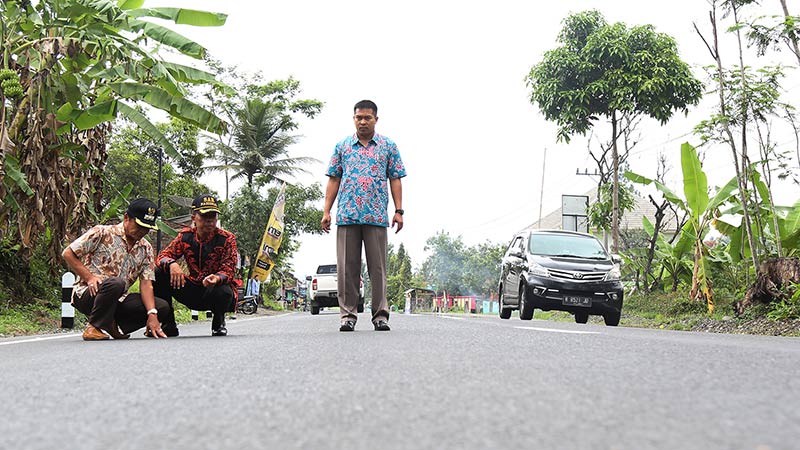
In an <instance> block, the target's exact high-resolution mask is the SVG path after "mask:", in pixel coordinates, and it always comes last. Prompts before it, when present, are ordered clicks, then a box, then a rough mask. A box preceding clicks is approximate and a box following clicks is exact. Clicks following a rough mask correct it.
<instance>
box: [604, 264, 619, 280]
mask: <svg viewBox="0 0 800 450" xmlns="http://www.w3.org/2000/svg"><path fill="white" fill-rule="evenodd" d="M620 276H621V274H620V271H619V267H618V266H614V268H613V269H611V270H609V271H608V273H606V276H605V278H603V281H619V278H620Z"/></svg>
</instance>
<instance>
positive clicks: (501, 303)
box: [497, 288, 511, 319]
mask: <svg viewBox="0 0 800 450" xmlns="http://www.w3.org/2000/svg"><path fill="white" fill-rule="evenodd" d="M498 297H499V298H498V299H497V303H498V305H497V306H498V308H497V309H498V310H499V311H500V318H501V319H510V318H511V308H506V301H505V295H503V288H500V295H499V296H498Z"/></svg>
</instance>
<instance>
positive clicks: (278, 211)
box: [250, 183, 286, 283]
mask: <svg viewBox="0 0 800 450" xmlns="http://www.w3.org/2000/svg"><path fill="white" fill-rule="evenodd" d="M284 206H286V183H284V184H283V186H281V192H280V193H279V194H278V198H277V199H276V200H275V206H273V207H272V214H270V215H269V221H268V222H267V229H266V230H264V237H262V238H261V247H260V250H259V252H258V256H257V257H256V265H255V267H253V273H252V274H251V275H250V278H253V279H255V280H258V281H260V282H262V283H263V282H265V281H267V278H269V273H270V272H271V271H272V268H273V267H275V258H276V257H277V254H278V249H279V248H280V246H281V241H282V240H283V209H284Z"/></svg>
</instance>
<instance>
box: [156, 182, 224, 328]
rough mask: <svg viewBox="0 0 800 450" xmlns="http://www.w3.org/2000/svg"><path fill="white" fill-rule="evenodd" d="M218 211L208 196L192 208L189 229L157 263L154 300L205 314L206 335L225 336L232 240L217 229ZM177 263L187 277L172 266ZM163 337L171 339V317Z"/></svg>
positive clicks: (161, 254)
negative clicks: (208, 324)
mask: <svg viewBox="0 0 800 450" xmlns="http://www.w3.org/2000/svg"><path fill="white" fill-rule="evenodd" d="M218 218H219V207H218V206H217V198H216V197H214V196H213V195H211V194H203V195H200V196H198V197H197V198H195V199H194V201H193V202H192V223H193V224H194V226H193V227H191V228H184V229H182V230H181V231H180V232H179V233H178V237H176V238H175V239H174V240H173V241H172V242H170V244H169V245H168V246H167V247H166V248H165V249H164V250H162V251H161V253H160V254H159V255H158V258H157V264H158V266H157V267H156V284H155V292H156V295H157V296H159V297H161V298H164V299H165V300H167V301H168V302H169V303H170V305H171V304H172V297H175V299H176V300H178V301H179V302H181V303H183V304H184V305H186V306H187V307H189V308H191V309H193V310H196V311H211V312H212V313H213V314H214V318H213V319H212V321H211V335H212V336H225V335H227V334H228V330H227V329H226V328H225V313H226V312H228V311H233V310H234V306H235V305H236V289H234V288H233V282H234V277H235V274H236V261H237V258H238V252H237V250H236V236H234V235H233V233H230V232H228V231H225V230H223V229H220V228H218V227H217V219H218ZM181 258H183V261H184V263H185V265H186V268H187V269H188V273H186V271H184V269H183V267H181V265H180V264H178V260H180V259H181ZM164 329H165V331H166V333H167V335H168V336H177V335H178V327H177V326H176V325H175V318H174V315H173V317H172V320H171V321H170V323H169V324H167V323H165V324H164Z"/></svg>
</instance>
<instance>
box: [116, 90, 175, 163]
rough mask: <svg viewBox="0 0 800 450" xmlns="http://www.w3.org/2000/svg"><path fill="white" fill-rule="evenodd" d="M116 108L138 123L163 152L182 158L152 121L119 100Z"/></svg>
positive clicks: (172, 156)
mask: <svg viewBox="0 0 800 450" xmlns="http://www.w3.org/2000/svg"><path fill="white" fill-rule="evenodd" d="M118 108H119V112H120V114H122V115H124V116H125V117H127V118H128V119H129V120H130V121H131V122H133V123H135V124H136V125H138V126H139V128H141V129H142V131H144V132H145V134H147V135H148V136H150V137H151V138H153V139H154V140H155V141H156V142H157V143H158V145H160V146H161V147H162V148H163V149H164V153H166V154H167V155H169V156H170V157H171V158H173V159H176V160H180V159H181V158H182V157H181V154H180V153H178V150H176V149H175V147H173V146H172V143H171V142H170V141H169V139H167V138H166V136H164V134H163V133H161V131H159V130H158V127H156V126H155V125H153V123H152V122H150V120H148V119H147V117H145V115H144V114H142V113H140V112H139V111H137V110H136V109H135V108H131V107H130V106H128V105H126V104H125V103H122V102H119V105H118Z"/></svg>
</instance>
